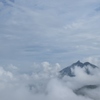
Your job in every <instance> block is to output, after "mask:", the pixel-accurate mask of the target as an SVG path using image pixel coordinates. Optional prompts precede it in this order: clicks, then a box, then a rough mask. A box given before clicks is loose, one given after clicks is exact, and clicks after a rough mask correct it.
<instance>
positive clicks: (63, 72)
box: [60, 61, 98, 77]
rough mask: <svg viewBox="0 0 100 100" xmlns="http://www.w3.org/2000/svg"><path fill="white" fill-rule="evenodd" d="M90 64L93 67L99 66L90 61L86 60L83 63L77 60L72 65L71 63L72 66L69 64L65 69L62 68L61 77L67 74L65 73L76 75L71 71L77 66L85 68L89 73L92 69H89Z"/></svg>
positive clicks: (71, 75)
mask: <svg viewBox="0 0 100 100" xmlns="http://www.w3.org/2000/svg"><path fill="white" fill-rule="evenodd" d="M88 66H90V67H91V68H98V67H97V66H96V65H94V64H91V63H89V62H85V63H82V62H80V61H77V62H76V63H73V64H72V65H70V66H68V67H66V68H64V69H62V70H61V71H60V75H61V77H63V76H65V75H68V76H70V77H74V76H75V75H74V73H73V72H72V71H71V69H75V68H76V67H80V68H83V67H84V68H85V72H86V73H87V74H90V71H89V69H88Z"/></svg>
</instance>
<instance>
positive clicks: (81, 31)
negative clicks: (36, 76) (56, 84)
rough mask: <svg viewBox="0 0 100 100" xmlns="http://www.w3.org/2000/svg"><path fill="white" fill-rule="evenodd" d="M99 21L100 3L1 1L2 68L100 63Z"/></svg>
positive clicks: (86, 0)
mask: <svg viewBox="0 0 100 100" xmlns="http://www.w3.org/2000/svg"><path fill="white" fill-rule="evenodd" d="M99 19H100V1H99V0H0V65H3V66H5V65H9V64H13V65H16V66H31V65H32V64H34V63H42V62H50V63H51V64H55V63H59V64H60V65H62V66H64V67H65V66H67V65H68V64H71V63H73V62H76V61H77V60H81V61H94V60H95V59H98V60H99V59H100V54H99V51H100V44H99V42H100V28H99V24H100V20H99Z"/></svg>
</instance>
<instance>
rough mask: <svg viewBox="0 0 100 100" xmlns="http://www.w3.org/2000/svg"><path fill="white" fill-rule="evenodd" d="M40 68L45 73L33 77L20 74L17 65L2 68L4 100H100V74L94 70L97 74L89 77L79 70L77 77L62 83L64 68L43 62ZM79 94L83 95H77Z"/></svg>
mask: <svg viewBox="0 0 100 100" xmlns="http://www.w3.org/2000/svg"><path fill="white" fill-rule="evenodd" d="M40 66H41V67H42V70H40V71H38V70H37V71H36V70H31V72H32V73H31V74H27V73H23V74H22V73H19V72H20V71H18V68H17V67H15V66H13V65H11V66H8V67H6V68H3V67H0V98H1V99H2V100H9V99H10V100H13V99H14V100H22V99H23V100H55V99H57V100H66V99H67V100H73V99H74V100H100V96H99V92H100V80H99V77H100V70H96V69H93V74H92V75H87V74H86V73H85V72H84V69H83V68H79V67H76V69H75V70H74V72H75V75H76V76H75V77H68V76H65V77H64V78H63V79H59V78H58V69H59V70H60V65H58V64H55V65H54V66H53V65H51V64H50V63H48V62H43V63H41V65H40ZM34 67H36V66H35V65H34ZM87 85H97V86H98V87H97V88H95V89H90V88H86V87H84V86H87ZM83 87H84V88H83ZM79 89H80V90H79ZM77 90H79V91H78V92H79V94H76V92H75V91H77ZM83 94H84V95H83Z"/></svg>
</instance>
